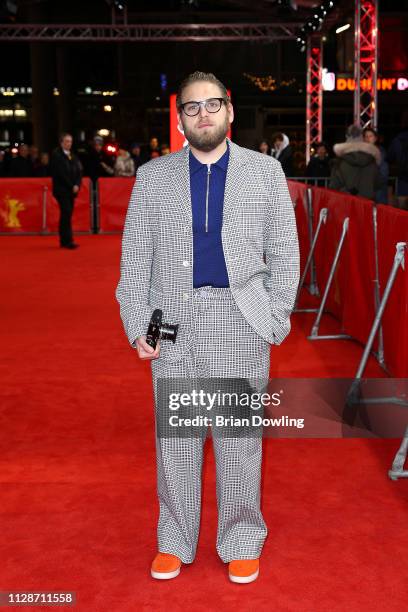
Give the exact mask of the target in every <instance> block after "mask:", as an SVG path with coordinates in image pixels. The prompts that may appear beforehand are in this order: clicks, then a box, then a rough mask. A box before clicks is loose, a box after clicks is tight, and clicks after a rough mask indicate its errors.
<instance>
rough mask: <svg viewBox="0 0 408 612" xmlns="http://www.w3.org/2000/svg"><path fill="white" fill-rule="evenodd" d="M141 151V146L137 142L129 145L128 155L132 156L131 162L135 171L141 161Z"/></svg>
mask: <svg viewBox="0 0 408 612" xmlns="http://www.w3.org/2000/svg"><path fill="white" fill-rule="evenodd" d="M141 153H142V148H141V146H140V144H139V143H138V142H134V143H133V144H132V146H131V147H130V155H131V156H132V159H133V163H134V165H135V172H137V169H138V168H139V167H140V166H141V165H142V163H143V161H142V156H141Z"/></svg>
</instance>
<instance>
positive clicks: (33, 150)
mask: <svg viewBox="0 0 408 612" xmlns="http://www.w3.org/2000/svg"><path fill="white" fill-rule="evenodd" d="M29 155H30V159H31V163H32V165H33V175H34V176H37V170H38V168H39V167H40V165H41V162H40V150H39V148H38V147H37V146H36V145H31V146H30V149H29Z"/></svg>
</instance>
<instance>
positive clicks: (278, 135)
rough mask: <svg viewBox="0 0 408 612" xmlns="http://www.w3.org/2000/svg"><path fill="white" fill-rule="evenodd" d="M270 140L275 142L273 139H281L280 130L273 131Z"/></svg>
mask: <svg viewBox="0 0 408 612" xmlns="http://www.w3.org/2000/svg"><path fill="white" fill-rule="evenodd" d="M271 140H272V142H275V140H283V134H282V132H275V133H274V134H272V138H271Z"/></svg>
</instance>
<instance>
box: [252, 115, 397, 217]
mask: <svg viewBox="0 0 408 612" xmlns="http://www.w3.org/2000/svg"><path fill="white" fill-rule="evenodd" d="M271 143H272V145H270V144H269V142H268V141H266V140H263V141H261V142H260V143H259V147H258V150H259V151H260V152H261V153H263V154H265V155H272V156H273V157H275V158H276V159H278V160H279V161H280V163H281V164H282V168H283V171H284V172H285V175H286V176H287V177H296V176H300V172H299V173H298V172H297V171H296V169H295V168H294V155H293V148H292V146H291V144H290V141H289V138H288V136H287V134H284V133H283V132H277V133H275V134H274V135H273V136H272V138H271ZM390 169H391V170H392V174H393V176H396V178H397V181H396V188H395V194H394V195H395V199H394V201H393V204H394V205H395V206H397V207H399V208H403V209H405V210H408V128H406V129H404V130H402V131H401V132H400V133H399V134H398V135H397V136H396V137H395V138H394V139H393V140H392V142H391V144H390V146H389V148H388V150H386V149H385V147H384V146H383V145H382V144H381V143H380V138H379V135H378V133H377V131H376V130H374V129H373V128H365V129H362V128H360V127H359V126H358V125H350V126H349V127H348V129H347V131H346V138H345V141H344V142H341V143H337V144H335V145H334V146H333V155H330V151H329V147H328V145H327V144H326V143H324V142H318V143H316V144H315V145H314V147H313V155H312V157H311V158H310V161H309V163H308V164H307V166H306V172H305V174H306V176H307V177H309V178H311V179H314V182H315V184H317V185H325V186H328V187H330V188H331V189H336V190H337V191H343V192H346V193H351V194H354V195H360V196H363V197H366V198H369V199H373V200H375V201H376V202H377V203H381V204H389V203H390V195H389V189H388V179H389V176H390Z"/></svg>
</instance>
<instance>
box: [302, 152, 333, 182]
mask: <svg viewBox="0 0 408 612" xmlns="http://www.w3.org/2000/svg"><path fill="white" fill-rule="evenodd" d="M330 170H331V166H330V158H329V156H328V155H326V157H325V158H324V159H320V157H317V155H314V156H313V157H312V158H311V160H310V162H309V163H308V164H307V168H306V176H310V177H312V178H321V177H329V176H330Z"/></svg>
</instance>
